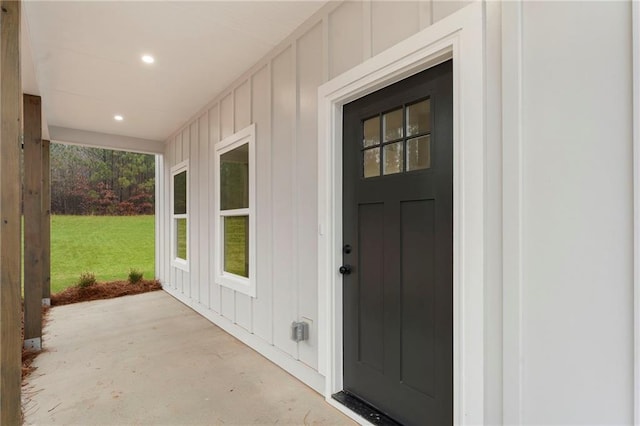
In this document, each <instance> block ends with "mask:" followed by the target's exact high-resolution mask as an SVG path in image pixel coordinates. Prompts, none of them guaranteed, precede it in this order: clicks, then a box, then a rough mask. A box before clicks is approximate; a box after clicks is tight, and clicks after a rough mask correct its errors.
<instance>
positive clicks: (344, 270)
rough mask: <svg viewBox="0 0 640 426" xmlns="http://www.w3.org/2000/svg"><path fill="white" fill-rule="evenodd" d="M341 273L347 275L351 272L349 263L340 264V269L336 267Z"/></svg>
mask: <svg viewBox="0 0 640 426" xmlns="http://www.w3.org/2000/svg"><path fill="white" fill-rule="evenodd" d="M338 272H340V273H341V274H342V275H349V274H350V273H351V265H342V266H341V267H340V269H338Z"/></svg>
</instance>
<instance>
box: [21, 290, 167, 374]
mask: <svg viewBox="0 0 640 426" xmlns="http://www.w3.org/2000/svg"><path fill="white" fill-rule="evenodd" d="M161 289H162V285H161V284H160V281H157V280H142V281H140V282H137V283H135V284H131V283H129V281H111V282H106V283H96V284H94V285H91V286H89V287H77V286H76V287H69V288H67V289H66V290H63V291H61V292H59V293H56V294H52V295H51V306H60V305H68V304H71V303H78V302H88V301H90V300H100V299H113V298H114V297H120V296H129V295H132V294H140V293H147V292H150V291H156V290H161ZM49 309H50V308H49V307H48V306H44V307H43V308H42V326H43V327H44V325H45V324H46V322H47V318H48V313H49ZM23 324H24V317H23ZM44 350H46V348H45V349H44ZM41 352H42V350H40V351H35V350H32V349H22V378H23V379H24V378H25V377H26V376H28V375H29V374H30V373H31V372H32V371H33V370H34V367H32V365H31V364H32V363H33V360H34V359H35V358H36V357H37V356H38V354H39V353H41Z"/></svg>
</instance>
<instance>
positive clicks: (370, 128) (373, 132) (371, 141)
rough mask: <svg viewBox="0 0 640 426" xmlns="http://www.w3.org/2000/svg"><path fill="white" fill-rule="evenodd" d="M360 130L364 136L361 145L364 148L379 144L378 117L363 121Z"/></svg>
mask: <svg viewBox="0 0 640 426" xmlns="http://www.w3.org/2000/svg"><path fill="white" fill-rule="evenodd" d="M362 130H363V134H364V140H363V141H362V145H363V146H364V147H365V148H367V147H369V146H374V145H378V144H379V143H380V117H374V118H370V119H369V120H367V121H365V122H364V124H363V129H362Z"/></svg>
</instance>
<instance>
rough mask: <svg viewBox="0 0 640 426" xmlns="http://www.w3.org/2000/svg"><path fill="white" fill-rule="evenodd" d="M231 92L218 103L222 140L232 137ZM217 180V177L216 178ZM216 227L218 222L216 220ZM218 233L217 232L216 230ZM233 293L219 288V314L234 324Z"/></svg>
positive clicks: (234, 303)
mask: <svg viewBox="0 0 640 426" xmlns="http://www.w3.org/2000/svg"><path fill="white" fill-rule="evenodd" d="M233 121H234V119H233V92H232V93H230V94H229V95H227V96H226V97H225V98H224V99H222V102H220V129H221V131H222V133H221V135H220V138H221V139H224V138H226V137H228V136H231V135H233V129H234V126H233ZM216 178H217V176H216ZM216 219H217V218H216ZM216 225H218V222H217V220H216ZM218 231H219V230H218ZM235 299H236V298H235V292H234V291H233V290H231V289H229V288H227V287H224V286H220V313H221V314H222V316H224V317H225V318H228V319H230V320H231V321H233V322H234V323H235V322H236V301H235Z"/></svg>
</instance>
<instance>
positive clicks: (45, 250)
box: [41, 141, 51, 306]
mask: <svg viewBox="0 0 640 426" xmlns="http://www.w3.org/2000/svg"><path fill="white" fill-rule="evenodd" d="M50 145H51V143H50V142H49V141H42V229H41V231H42V304H43V305H44V306H49V305H50V304H51V156H50V155H51V154H50V152H51V150H50Z"/></svg>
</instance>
